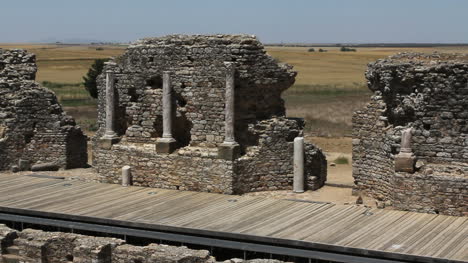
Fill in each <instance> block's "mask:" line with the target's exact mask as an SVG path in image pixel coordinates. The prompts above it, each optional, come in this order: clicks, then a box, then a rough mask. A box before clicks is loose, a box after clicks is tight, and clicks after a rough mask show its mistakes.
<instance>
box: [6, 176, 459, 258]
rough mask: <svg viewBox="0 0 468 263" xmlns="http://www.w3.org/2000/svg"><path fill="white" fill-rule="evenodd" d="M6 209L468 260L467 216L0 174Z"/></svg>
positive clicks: (84, 219)
mask: <svg viewBox="0 0 468 263" xmlns="http://www.w3.org/2000/svg"><path fill="white" fill-rule="evenodd" d="M11 209H16V210H15V211H18V213H21V211H28V212H29V213H30V212H31V211H33V212H35V213H38V214H40V213H54V214H56V215H62V216H63V217H64V218H66V217H67V216H74V217H79V218H83V221H86V220H91V219H93V218H94V219H100V220H110V221H112V222H122V224H125V223H129V224H130V223H132V224H133V225H135V224H139V223H141V224H142V225H143V224H146V225H145V226H147V225H148V224H149V225H154V226H158V227H160V226H170V227H176V228H179V229H180V231H181V232H182V231H183V230H188V229H192V230H194V231H195V230H199V231H208V232H207V233H218V236H222V235H223V234H225V235H231V236H230V237H232V236H233V235H236V237H238V238H240V237H243V236H245V237H246V238H252V237H258V238H262V240H268V239H269V238H273V239H274V240H283V241H284V242H286V243H287V242H288V240H290V241H294V242H297V241H300V242H303V243H301V244H311V246H310V247H314V246H313V245H317V246H319V245H320V246H324V245H329V246H332V247H338V248H343V249H344V250H343V251H345V250H346V249H360V250H368V251H371V252H372V251H374V252H380V253H390V254H391V253H396V254H402V255H412V256H421V257H431V258H435V259H450V260H458V261H468V251H467V250H468V218H467V217H450V216H443V215H432V214H421V213H412V212H404V211H391V210H378V209H370V208H365V207H362V206H343V205H333V204H323V203H307V202H295V201H291V200H276V199H265V198H257V197H241V196H227V195H218V194H209V193H196V192H187V191H186V192H183V191H174V190H163V189H154V188H141V187H121V186H119V185H110V184H97V183H86V182H79V181H66V180H59V179H49V178H36V177H29V176H18V175H2V174H0V211H9V210H11ZM156 229H157V228H156Z"/></svg>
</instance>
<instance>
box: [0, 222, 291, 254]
mask: <svg viewBox="0 0 468 263" xmlns="http://www.w3.org/2000/svg"><path fill="white" fill-rule="evenodd" d="M0 262H23V263H40V262H54V263H69V262H77V263H90V262H100V263H110V262H112V263H129V262H140V263H156V262H158V263H159V262H185V263H215V262H218V261H216V259H215V258H214V257H212V256H210V253H209V252H208V251H207V250H193V249H189V248H187V247H185V246H181V247H176V246H168V245H158V244H150V245H148V246H133V245H129V244H126V242H125V241H124V240H121V239H117V238H109V237H94V236H85V235H80V234H73V233H64V232H44V231H41V230H34V229H25V230H23V231H16V230H13V229H10V228H8V227H6V226H5V225H2V224H0ZM223 262H225V263H234V262H236V263H262V262H265V263H266V262H269V263H282V261H279V260H262V259H254V260H241V259H232V260H226V261H223Z"/></svg>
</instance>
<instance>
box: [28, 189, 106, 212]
mask: <svg viewBox="0 0 468 263" xmlns="http://www.w3.org/2000/svg"><path fill="white" fill-rule="evenodd" d="M102 192H104V191H103V189H102V187H101V186H99V185H93V184H86V183H85V184H82V185H77V186H74V187H73V188H71V189H68V187H64V188H63V190H62V191H59V192H56V193H55V194H51V195H49V196H48V197H47V198H46V199H42V200H40V202H38V203H37V204H34V205H30V206H29V207H30V209H37V210H58V209H59V208H60V207H63V206H67V207H72V206H74V205H75V204H77V203H81V201H82V198H83V197H87V196H89V195H94V194H99V193H102Z"/></svg>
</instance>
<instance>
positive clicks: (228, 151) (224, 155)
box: [218, 143, 240, 161]
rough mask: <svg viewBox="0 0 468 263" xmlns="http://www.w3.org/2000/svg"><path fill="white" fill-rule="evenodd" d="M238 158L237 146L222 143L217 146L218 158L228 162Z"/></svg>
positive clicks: (238, 148)
mask: <svg viewBox="0 0 468 263" xmlns="http://www.w3.org/2000/svg"><path fill="white" fill-rule="evenodd" d="M239 156H240V145H239V144H228V143H222V144H220V145H219V146H218V158H219V159H223V160H228V161H234V160H235V159H237V158H238V157H239Z"/></svg>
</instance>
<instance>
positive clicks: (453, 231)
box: [423, 217, 468, 258]
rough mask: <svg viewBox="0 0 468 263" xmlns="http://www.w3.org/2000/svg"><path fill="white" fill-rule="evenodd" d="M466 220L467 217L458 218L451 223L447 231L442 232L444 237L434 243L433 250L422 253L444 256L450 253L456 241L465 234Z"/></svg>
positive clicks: (467, 219) (461, 238)
mask: <svg viewBox="0 0 468 263" xmlns="http://www.w3.org/2000/svg"><path fill="white" fill-rule="evenodd" d="M467 221H468V217H462V218H459V220H457V221H455V222H454V223H453V224H452V225H451V227H450V229H448V230H447V232H442V236H444V239H443V241H442V242H441V243H439V244H436V246H435V249H434V250H432V251H431V252H430V253H424V252H423V253H424V254H428V255H431V256H433V257H442V258H444V257H445V256H446V255H447V254H448V253H450V251H451V249H452V248H453V247H455V246H456V244H457V242H460V241H461V240H463V239H464V238H465V236H464V234H466V228H467V224H466V223H467ZM457 224H459V225H458V227H455V226H454V225H457Z"/></svg>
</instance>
